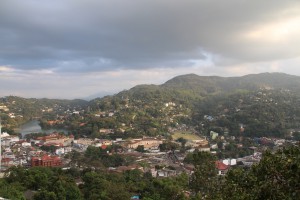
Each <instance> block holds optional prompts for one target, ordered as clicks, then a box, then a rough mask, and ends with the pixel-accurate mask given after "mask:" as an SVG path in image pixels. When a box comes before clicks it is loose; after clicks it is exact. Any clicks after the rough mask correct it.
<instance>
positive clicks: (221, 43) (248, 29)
mask: <svg viewBox="0 0 300 200" xmlns="http://www.w3.org/2000/svg"><path fill="white" fill-rule="evenodd" d="M0 35H1V37H0V44H1V45H0V66H2V67H0V75H1V78H0V79H1V80H0V82H4V83H6V82H7V81H11V84H13V81H16V79H12V78H11V77H13V76H14V78H16V77H19V79H20V76H21V77H22V78H21V79H22V80H23V81H26V78H25V77H26V76H32V75H33V74H35V75H36V74H39V76H40V77H45V78H43V79H42V80H41V81H46V79H47V80H49V81H50V80H51V78H49V77H53V79H52V80H54V79H55V80H56V79H57V77H64V78H65V79H68V78H70V77H72V78H76V77H81V78H83V77H85V78H86V79H84V80H85V81H83V82H89V80H90V79H95V80H98V81H99V82H101V81H104V79H101V78H100V79H99V77H101V75H99V74H106V75H107V74H110V73H113V72H116V73H120V72H122V73H121V74H127V75H128V72H134V73H136V74H143V73H147V72H148V73H150V74H151V73H155V71H160V72H162V71H163V72H164V73H161V74H160V78H158V80H162V79H163V78H169V77H170V76H171V75H177V74H179V73H190V72H196V73H204V75H205V74H208V75H210V74H217V75H218V74H219V75H228V76H233V75H240V74H244V73H243V72H246V71H249V72H250V73H251V72H261V71H275V70H277V71H283V72H287V73H293V74H295V73H299V75H300V72H297V71H292V70H294V69H295V67H293V66H297V65H298V64H299V57H300V2H299V1H296V0H285V1H282V0H272V1H271V0H262V1H241V0H228V1H217V0H185V1H182V0H164V1H161V0H143V1H134V0H86V1H82V0H52V1H36V0H27V1H23V0H2V1H1V2H0ZM285 61H286V62H285ZM285 63H289V66H285ZM298 66H299V65H298ZM170 69H171V71H172V70H176V72H175V71H172V72H170ZM257 70H258V71H257ZM224 72H226V73H225V74H224ZM91 73H93V74H94V75H97V76H98V78H95V77H94V76H91ZM5 77H6V78H5ZM88 77H89V78H90V79H88ZM91 77H93V78H91ZM131 77H132V78H133V77H134V76H131ZM137 77H139V76H137ZM9 78H10V79H9ZM31 80H32V79H31ZM110 80H111V81H112V80H114V78H113V77H112V78H111V79H110ZM121 80H124V81H127V82H126V84H125V82H124V84H121V85H122V86H123V87H124V86H125V85H126V86H127V87H128V86H131V84H130V83H129V82H128V81H129V80H128V78H127V77H125V76H122V75H121V76H120V77H119V79H118V81H121ZM136 80H137V79H136ZM27 81H28V80H27ZM36 81H37V82H38V80H36ZM116 81H117V80H116ZM132 81H133V82H137V83H140V82H139V81H134V80H132ZM165 81H166V80H165ZM29 82H30V81H29ZM56 82H57V80H56ZM71 82H72V81H71ZM157 82H158V81H157V80H156V81H153V83H157ZM68 83H69V82H67V83H64V84H67V85H69V84H68ZM32 84H33V83H32ZM74 84H75V83H74ZM46 85H47V86H49V84H47V83H46V82H45V86H46ZM75 85H76V86H77V87H80V86H79V85H77V84H75ZM116 85H117V82H116ZM30 86H31V85H28V87H29V88H30ZM85 87H88V84H87V86H85ZM67 88H71V86H69V87H66V88H65V89H67ZM116 88H119V89H121V86H119V87H117V86H116ZM101 89H102V90H104V88H101V87H100V88H99V90H101ZM106 89H107V88H106ZM41 90H42V87H41ZM115 90H117V89H115ZM12 91H17V89H16V90H12ZM3 92H4V91H3ZM54 92H55V91H53V92H52V93H51V94H54ZM4 93H5V92H4ZM6 93H7V92H6ZM85 94H87V93H85ZM72 97H74V96H72Z"/></svg>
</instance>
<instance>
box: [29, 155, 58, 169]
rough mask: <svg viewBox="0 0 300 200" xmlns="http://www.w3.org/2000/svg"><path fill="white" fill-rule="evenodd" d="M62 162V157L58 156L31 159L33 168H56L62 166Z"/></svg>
mask: <svg viewBox="0 0 300 200" xmlns="http://www.w3.org/2000/svg"><path fill="white" fill-rule="evenodd" d="M61 165H62V162H61V159H60V157H58V156H49V155H46V154H45V155H43V156H41V157H32V158H31V166H32V167H35V166H42V167H55V166H61Z"/></svg>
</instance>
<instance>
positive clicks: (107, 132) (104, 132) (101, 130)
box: [99, 128, 114, 134]
mask: <svg viewBox="0 0 300 200" xmlns="http://www.w3.org/2000/svg"><path fill="white" fill-rule="evenodd" d="M99 133H103V134H111V133H114V130H113V129H107V128H100V129H99Z"/></svg>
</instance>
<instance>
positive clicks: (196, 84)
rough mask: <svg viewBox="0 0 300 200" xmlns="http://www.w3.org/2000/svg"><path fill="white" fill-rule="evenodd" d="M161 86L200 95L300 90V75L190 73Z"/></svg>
mask: <svg viewBox="0 0 300 200" xmlns="http://www.w3.org/2000/svg"><path fill="white" fill-rule="evenodd" d="M161 87H162V88H168V89H177V90H190V91H194V92H199V95H201V94H204V95H205V94H211V93H219V92H232V91H235V90H253V89H259V88H271V89H288V90H294V91H297V92H300V77H298V76H293V75H288V74H284V73H262V74H251V75H246V76H242V77H228V78H225V77H218V76H198V75H196V74H188V75H182V76H177V77H175V78H173V79H171V80H169V81H167V82H166V83H164V84H163V85H161Z"/></svg>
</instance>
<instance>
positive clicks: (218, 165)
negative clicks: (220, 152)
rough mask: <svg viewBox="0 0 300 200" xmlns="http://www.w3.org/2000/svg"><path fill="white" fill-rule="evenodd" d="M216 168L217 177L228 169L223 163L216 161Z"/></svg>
mask: <svg viewBox="0 0 300 200" xmlns="http://www.w3.org/2000/svg"><path fill="white" fill-rule="evenodd" d="M215 164H216V168H217V170H218V175H225V174H226V173H227V171H228V169H229V166H228V165H225V164H224V163H223V162H221V161H216V162H215Z"/></svg>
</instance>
